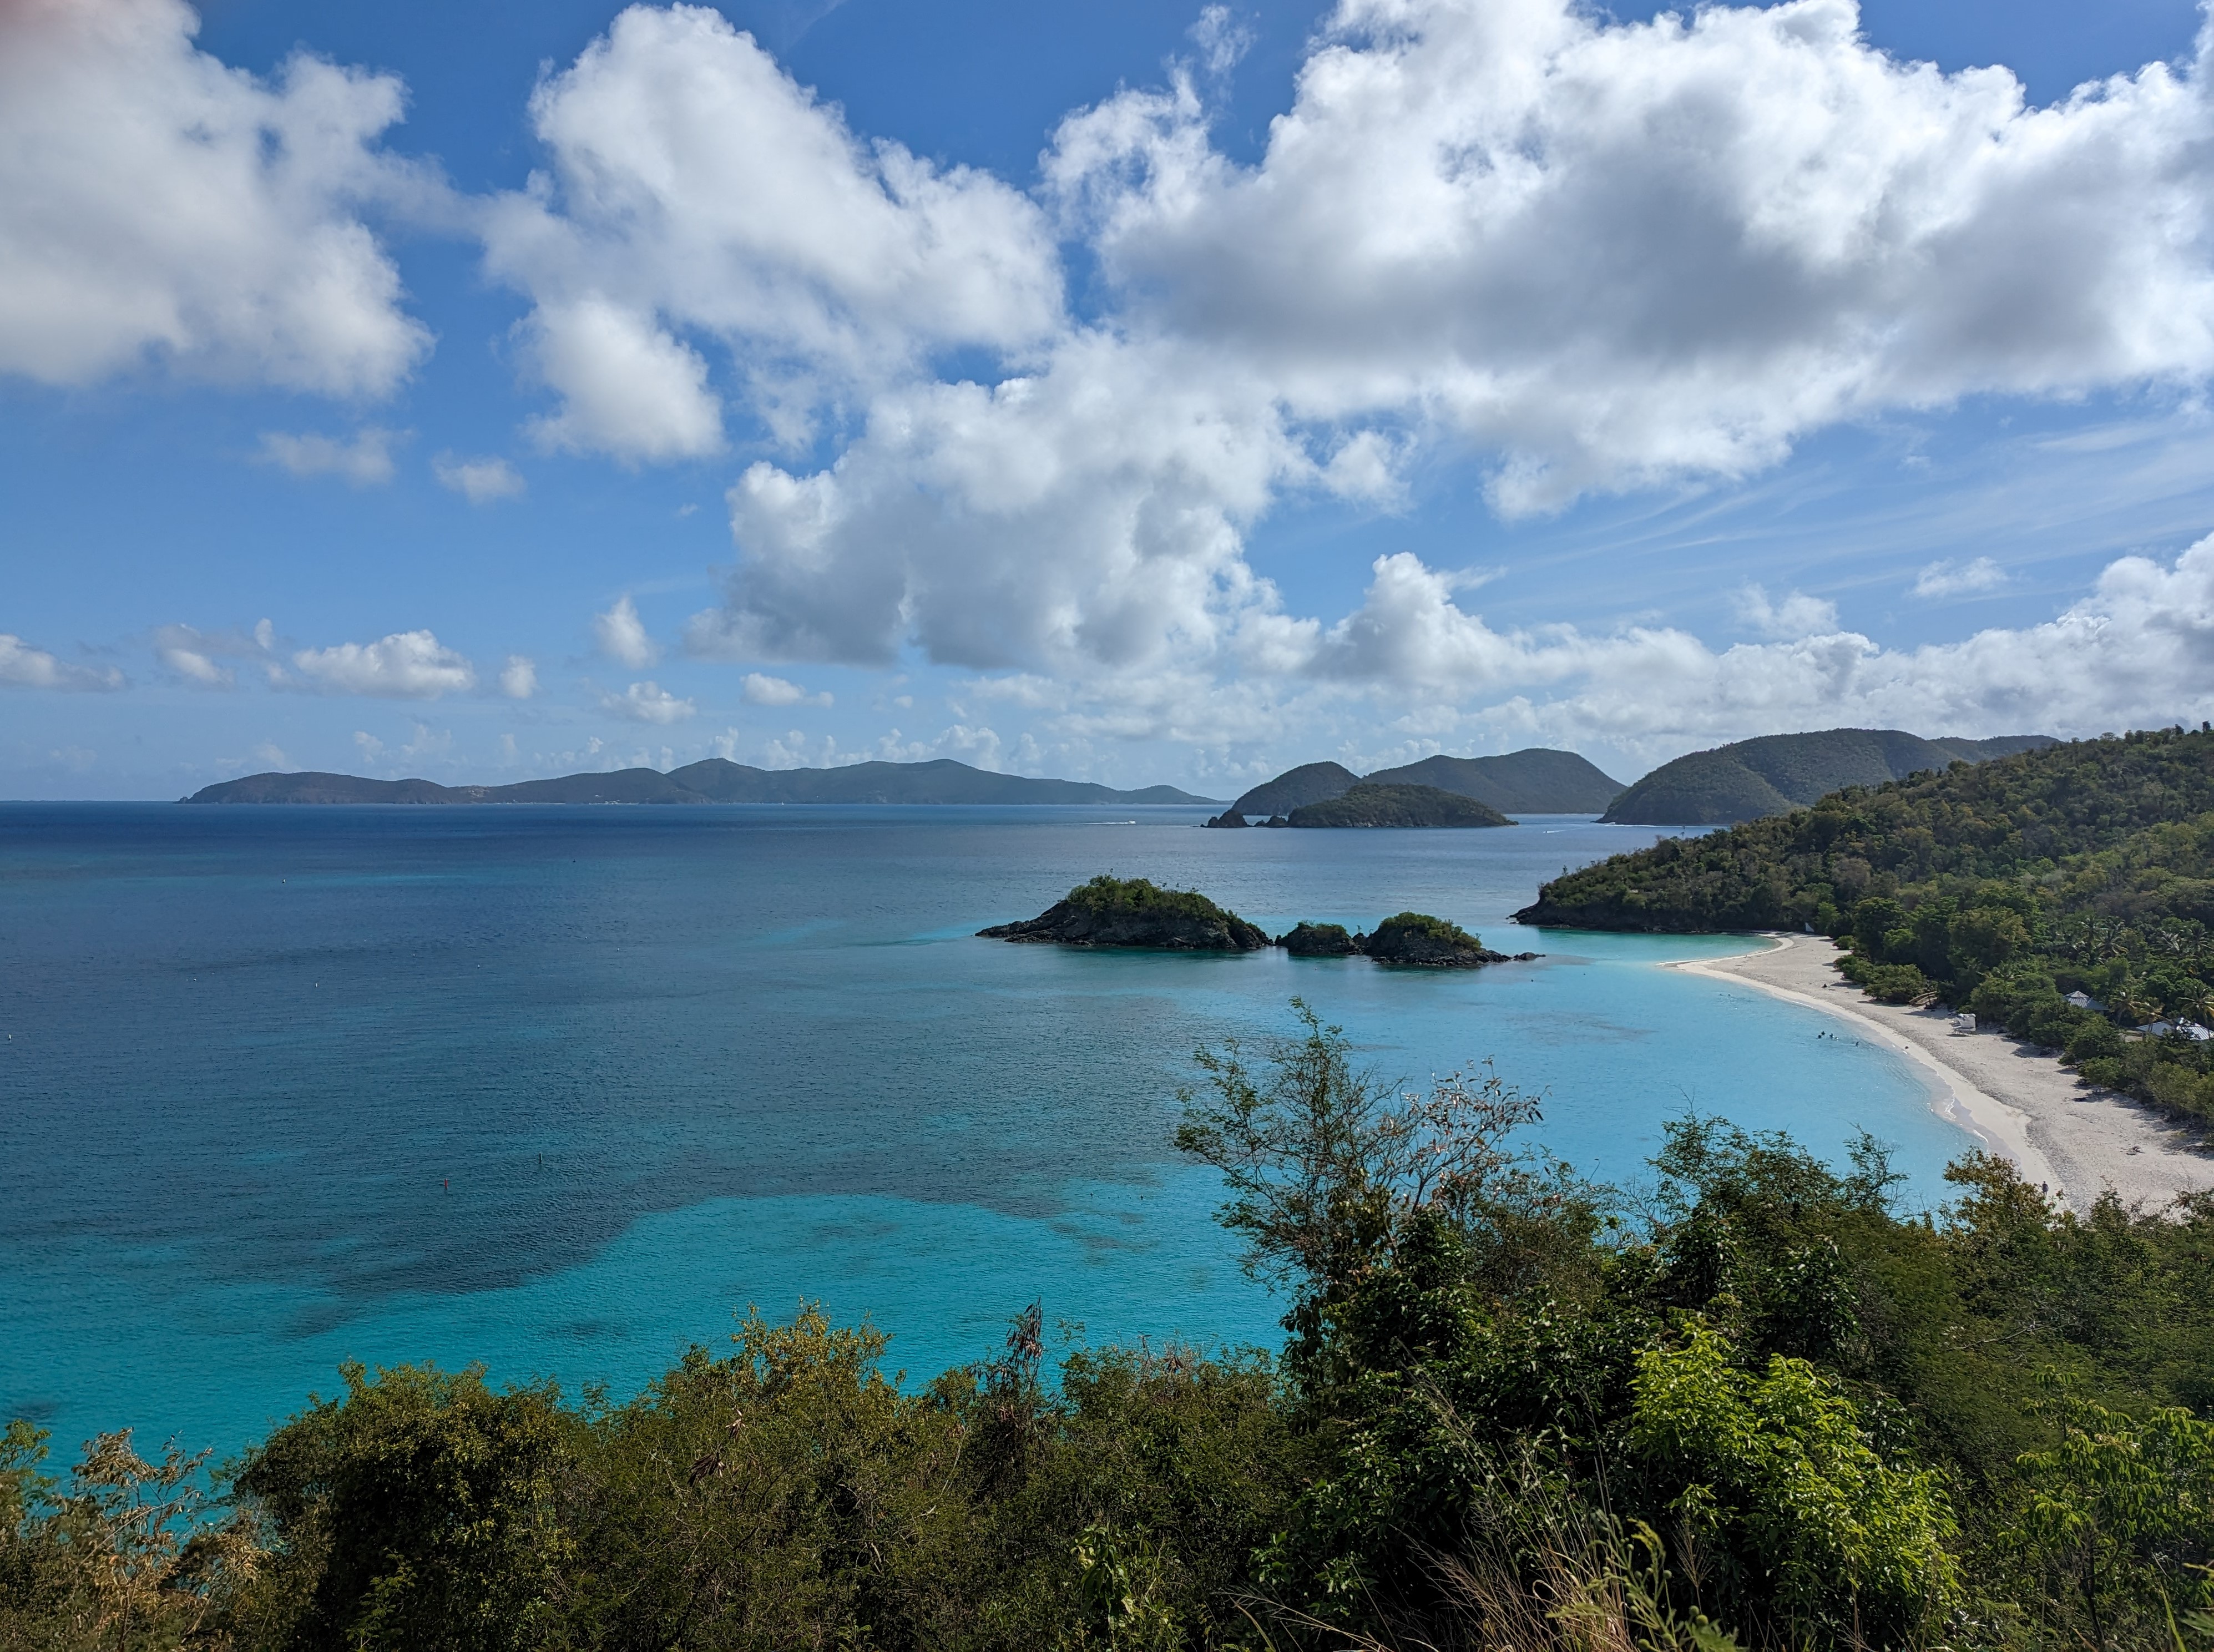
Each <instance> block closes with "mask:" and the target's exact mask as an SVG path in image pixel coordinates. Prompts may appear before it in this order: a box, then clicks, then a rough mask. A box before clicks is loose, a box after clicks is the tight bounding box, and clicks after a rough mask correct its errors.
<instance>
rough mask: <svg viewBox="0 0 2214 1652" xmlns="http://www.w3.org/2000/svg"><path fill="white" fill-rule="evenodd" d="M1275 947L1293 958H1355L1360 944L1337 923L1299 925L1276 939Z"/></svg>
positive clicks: (1358, 953)
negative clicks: (1277, 946) (1278, 947)
mask: <svg viewBox="0 0 2214 1652" xmlns="http://www.w3.org/2000/svg"><path fill="white" fill-rule="evenodd" d="M1276 945H1279V946H1281V947H1282V948H1283V949H1284V950H1285V951H1287V952H1289V953H1290V954H1291V955H1292V956H1293V957H1294V958H1357V957H1359V956H1360V953H1361V942H1360V940H1359V939H1356V938H1355V937H1354V936H1352V935H1349V934H1348V933H1346V931H1345V926H1344V925H1343V924H1338V923H1301V924H1300V925H1299V926H1298V927H1295V928H1294V929H1292V930H1291V931H1289V932H1288V933H1285V934H1281V935H1279V936H1277V937H1276Z"/></svg>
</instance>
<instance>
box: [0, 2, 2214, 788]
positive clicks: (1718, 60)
mask: <svg viewBox="0 0 2214 1652" xmlns="http://www.w3.org/2000/svg"><path fill="white" fill-rule="evenodd" d="M2204 24H2205V18H2204V17H2203V16H2202V15H2201V14H2200V12H2199V9H2197V8H2196V7H2194V6H2192V5H2189V4H2185V3H2176V0H2107V3H2103V4H2101V5H2098V6H2085V5H2082V4H2080V3H2074V0H2070V3H2046V0H2027V3H2026V0H2011V3H2000V0H1912V3H1910V0H1871V3H1869V4H1868V5H1865V6H1862V7H1859V8H1856V7H1855V6H1854V5H1853V4H1851V3H1850V0H1789V3H1784V4H1778V5H1773V6H1768V7H1728V6H1714V7H1709V8H1705V9H1697V10H1691V9H1684V10H1679V11H1669V10H1666V9H1658V8H1654V7H1650V6H1648V7H1645V8H1643V9H1638V8H1635V7H1632V8H1626V9H1613V10H1608V9H1597V8H1593V7H1590V6H1581V5H1575V4H1571V3H1565V0H1344V3H1342V4H1340V5H1337V6H1336V7H1335V8H1330V9H1319V8H1317V7H1315V6H1313V5H1307V4H1294V3H1284V0H1267V3H1263V4H1259V5H1216V4H1208V5H1193V4H1190V3H1176V4H1171V3H1166V0H1132V3H1125V4H1122V5H1118V6H1114V7H1105V6H1076V5H1059V6H1055V5H1039V4H1032V5H1027V6H1023V5H1016V4H1012V3H1007V0H998V3H992V0H973V3H971V0H945V3H931V4H917V3H912V0H908V3H898V0H842V3H840V0H759V3H734V4H731V5H726V6H724V7H721V8H720V9H710V8H707V7H704V6H692V5H676V6H656V5H637V6H633V7H630V8H627V9H615V8H612V7H610V6H609V5H608V4H606V3H584V0H537V3H531V4H523V3H518V0H441V3H437V4H430V3H421V0H380V3H378V4H376V5H370V4H367V3H362V0H312V3H303V0H292V3H288V4H279V3H276V0H205V4H204V5H202V6H201V7H200V8H199V9H193V7H191V6H188V5H187V4H185V3H182V0H0V797H7V798H159V797H174V796H178V795H182V794H184V793H187V792H192V791H193V790H196V789H197V788H199V786H205V785H207V784H209V783H211V782H212V781H215V780H223V779H227V778H230V777H232V776H235V775H238V774H249V773H255V772H260V771H262V770H266V769H272V768H273V769H310V768H311V769H326V770H336V771H340V772H346V773H352V774H374V775H380V776H388V777H399V776H402V775H423V776H426V777H428V778H431V779H433V780H444V781H448V782H464V781H487V782H498V781H502V780H519V779H524V778H529V777H531V776H535V775H543V774H564V773H570V772H573V771H576V770H578V769H585V768H594V769H597V768H617V767H622V766H626V765H628V764H632V763H645V764H651V765H652V766H655V767H657V768H669V767H672V766H674V765H676V764H679V763H682V762H692V761H694V760H696V759H699V758H701V757H706V756H724V757H728V758H731V759H733V760H735V761H737V762H749V763H755V764H758V765H761V766H764V767H789V766H792V765H795V764H801V763H804V764H826V763H843V762H858V761H862V760H864V759H867V758H872V757H877V758H890V759H894V760H900V761H914V760H919V759H923V758H929V757H955V758H958V759H960V760H962V761H963V762H971V763H975V764H976V765H978V766H980V767H984V768H996V769H1004V770H1008V771H1011V772H1020V773H1026V774H1059V775H1066V776H1070V777H1073V778H1083V779H1092V780H1104V781H1106V782H1108V783H1110V784H1116V785H1127V786H1140V785H1148V784H1153V783H1158V782H1168V783H1171V784H1176V785H1179V786H1185V787H1187V788H1189V789H1191V790H1193V791H1195V792H1200V793H1202V794H1205V795H1210V796H1216V797H1228V796H1233V795H1235V794H1236V793H1237V792H1239V791H1241V790H1243V789H1244V788H1245V786H1249V785H1251V783H1253V782H1254V781H1256V780H1260V779H1263V778H1266V777H1267V776H1269V775H1270V774H1275V773H1276V772H1278V771H1279V770H1281V769H1282V768H1287V767H1289V766H1291V765H1292V764H1294V763H1299V762H1312V761H1317V760H1320V759H1324V758H1330V759H1335V760H1336V761H1338V762H1343V763H1346V764H1347V765H1348V766H1349V767H1351V768H1355V770H1367V769H1372V768H1379V767H1385V766H1388V765H1392V764H1397V763H1401V762H1409V761H1412V760H1414V759H1416V758H1418V757H1421V756H1426V755H1428V754H1430V753H1433V752H1437V751H1446V752H1452V753H1455V754H1459V755H1482V754H1485V753H1490V752H1499V751H1508V750H1518V749H1520V748H1522V747H1526V746H1531V745H1546V746H1554V747H1563V748H1567V749H1570V750H1578V751H1581V752H1583V753H1584V754H1585V755H1587V756H1589V757H1591V758H1592V759H1593V761H1594V762H1598V763H1599V766H1600V767H1601V768H1605V769H1607V770H1608V771H1609V772H1610V773H1612V774H1615V775H1617V776H1618V777H1619V778H1623V779H1625V780H1626V779H1630V778H1633V777H1635V776H1636V774H1641V773H1642V772H1644V771H1645V770H1646V769H1648V768H1651V767H1652V766H1653V765H1654V764H1655V763H1658V762H1662V761H1665V760H1666V759H1667V758H1669V757H1672V756H1677V755H1679V754H1680V753H1682V752H1684V751H1687V750H1696V749H1699V748H1702V747H1706V746H1711V745H1715V744H1718V743H1722V742H1724V741H1727V740H1731V739H1736V738H1742V737H1747V736H1751V735H1755V734H1764V733H1774V732H1780V731H1789V730H1795V729H1808V728H1826V727H1834V726H1839V725H1854V726H1872V727H1903V728H1908V729H1911V730H1913V731H1917V732H1919V733H1923V734H1925V735H1933V736H1934V735H1972V736H1981V735H1993V734H2010V733H2027V732H2040V733H2051V734H2056V735H2062V736H2079V735H2089V734H2096V733H2100V732H2103V731H2113V730H2119V729H2124V728H2130V727H2145V726H2154V725H2167V724H2171V723H2174V722H2179V721H2180V722H2190V723H2196V722H2198V721H2199V720H2201V719H2206V718H2210V717H2214V414H2210V410H2209V407H2208V405H2207V401H2206V386H2207V381H2208V377H2209V375H2210V373H2214V235H2211V234H2210V232H2211V231H2214V221H2210V213H2214V162H2210V160H2209V158H2208V157H2209V156H2210V155H2214V145H2211V144H2210V140H2214V46H2206V47H2205V48H2202V45H2201V36H2200V31H2201V28H2202V27H2203V25H2204ZM2202 50H2204V52H2205V55H2202Z"/></svg>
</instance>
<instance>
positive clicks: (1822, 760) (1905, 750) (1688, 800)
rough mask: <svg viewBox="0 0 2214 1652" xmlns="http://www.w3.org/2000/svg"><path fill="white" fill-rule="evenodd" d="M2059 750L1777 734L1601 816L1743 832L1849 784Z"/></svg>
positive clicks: (1702, 759)
mask: <svg viewBox="0 0 2214 1652" xmlns="http://www.w3.org/2000/svg"><path fill="white" fill-rule="evenodd" d="M2057 743H2058V742H2056V741H2055V740H2053V739H2052V737H2050V736H2048V735H2042V734H2009V735H2002V736H2000V737H1998V738H1997V739H1991V740H1960V739H1941V740H1925V739H1923V737H1921V736H1920V735H1918V734H1908V733H1905V732H1904V731H1901V730H1899V729H1825V730H1822V731H1820V732H1817V733H1811V734H1768V735H1763V736H1761V737H1759V738H1758V739H1754V740H1740V741H1738V742H1736V743H1734V744H1732V745H1727V746H1717V747H1716V748H1715V749H1714V750H1710V751H1694V752H1689V753H1687V754H1685V756H1681V757H1679V758H1677V759H1676V760H1675V761H1674V762H1667V763H1663V764H1661V767H1660V768H1656V769H1654V771H1653V772H1652V773H1651V774H1648V775H1647V776H1646V777H1645V778H1644V779H1643V780H1639V781H1638V782H1637V783H1636V785H1634V786H1630V787H1629V788H1628V789H1627V790H1626V791H1624V792H1623V793H1622V795H1621V796H1620V797H1618V798H1614V799H1613V800H1612V802H1611V803H1610V804H1609V805H1607V808H1606V812H1605V814H1604V815H1603V816H1601V817H1600V818H1601V819H1603V820H1605V821H1606V822H1607V823H1610V824H1613V825H1627V826H1734V825H1736V824H1737V823H1739V822H1740V821H1747V820H1763V819H1765V818H1767V817H1769V816H1771V815H1783V814H1789V813H1790V812H1791V811H1793V810H1795V809H1805V808H1808V807H1810V806H1812V805H1813V803H1814V802H1815V801H1816V800H1817V799H1818V798H1824V797H1827V796H1828V795H1829V794H1830V793H1831V792H1835V791H1838V790H1840V789H1841V788H1843V787H1844V786H1881V785H1883V784H1884V783H1885V782H1887V781H1889V780H1905V778H1906V777H1907V776H1908V775H1910V774H1921V773H1923V772H1925V771H1934V772H1942V771H1943V770H1945V769H1947V768H1951V767H1952V766H1953V764H1954V763H1956V762H1970V763H1980V762H1990V761H1991V759H1992V758H1994V757H2012V756H2016V755H2017V754H2019V753H2021V752H2024V751H2034V750H2039V749H2040V748H2042V747H2045V746H2050V745H2054V744H2057Z"/></svg>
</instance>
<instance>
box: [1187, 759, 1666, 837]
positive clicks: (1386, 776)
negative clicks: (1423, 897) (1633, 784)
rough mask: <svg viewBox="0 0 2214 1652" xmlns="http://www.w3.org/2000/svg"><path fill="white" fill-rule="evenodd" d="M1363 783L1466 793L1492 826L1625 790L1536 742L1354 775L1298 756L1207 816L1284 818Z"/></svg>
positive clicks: (1607, 799) (1564, 810)
mask: <svg viewBox="0 0 2214 1652" xmlns="http://www.w3.org/2000/svg"><path fill="white" fill-rule="evenodd" d="M1364 785H1365V786H1421V787H1424V788H1427V789H1430V790H1434V791H1439V792H1450V793H1452V794H1453V796H1455V797H1462V798H1474V799H1475V800H1476V801H1477V802H1478V803H1480V804H1483V805H1484V806H1485V807H1486V808H1488V809H1490V810H1493V811H1496V812H1498V813H1499V814H1500V815H1501V817H1502V818H1501V819H1499V820H1496V821H1491V822H1487V823H1486V824H1490V825H1508V824H1510V822H1508V821H1507V820H1506V819H1505V818H1504V817H1505V816H1507V815H1509V814H1532V815H1595V814H1597V813H1599V811H1601V810H1602V809H1605V807H1606V806H1607V805H1608V804H1610V803H1612V802H1613V801H1614V799H1615V798H1616V797H1617V796H1618V794H1619V793H1620V792H1621V791H1622V789H1623V786H1622V782H1621V781H1620V780H1613V779H1611V778H1609V777H1608V776H1607V775H1606V774H1602V773H1601V772H1600V771H1599V769H1598V768H1595V767H1594V766H1593V764H1592V763H1590V762H1588V761H1587V760H1586V759H1584V758H1582V757H1580V756H1577V755H1576V754H1575V752H1573V751H1550V750H1545V749H1544V748H1543V747H1534V746H1533V747H1532V748H1531V749H1530V750H1526V751H1510V752H1508V753H1507V754H1506V755H1505V756H1498V757H1446V756H1437V757H1425V758H1423V759H1422V762H1417V763H1407V764H1404V765H1403V766H1401V767H1400V768H1379V769H1378V770H1377V771H1376V772H1375V773H1374V774H1368V775H1361V774H1355V773H1354V772H1353V771H1352V770H1351V769H1349V768H1346V767H1345V766H1344V765H1343V764H1342V763H1331V762H1322V763H1302V764H1300V766H1299V767H1298V768H1288V769H1286V770H1285V771H1284V772H1283V773H1282V774H1279V775H1277V776H1276V778H1275V779H1274V780H1269V781H1265V782H1264V783H1263V784H1262V785H1259V786H1255V787H1253V788H1252V789H1251V791H1249V792H1246V793H1245V795H1244V796H1243V797H1241V798H1238V800H1237V801H1236V802H1235V803H1233V804H1232V805H1230V807H1229V808H1228V809H1227V810H1226V811H1224V812H1223V814H1222V815H1221V816H1220V817H1218V820H1217V822H1216V823H1220V824H1221V825H1225V826H1227V825H1230V824H1231V823H1232V821H1231V818H1230V817H1232V816H1233V815H1235V816H1237V817H1238V823H1240V824H1245V825H1275V824H1277V823H1282V824H1286V825H1289V824H1292V823H1293V822H1292V819H1291V817H1292V815H1293V814H1294V812H1295V811H1299V810H1300V809H1304V808H1306V807H1308V806H1309V805H1313V804H1318V803H1327V802H1329V801H1330V800H1331V799H1332V798H1341V797H1343V796H1344V795H1345V794H1346V793H1347V792H1350V791H1351V790H1353V788H1354V787H1355V786H1364ZM1316 824H1324V822H1316ZM1333 824H1334V823H1333ZM1436 824H1440V825H1443V824H1449V823H1448V822H1443V821H1440V822H1436ZM1451 824H1471V825H1472V824H1475V822H1472V821H1471V822H1454V823H1451Z"/></svg>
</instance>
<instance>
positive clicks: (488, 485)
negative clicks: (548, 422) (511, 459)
mask: <svg viewBox="0 0 2214 1652" xmlns="http://www.w3.org/2000/svg"><path fill="white" fill-rule="evenodd" d="M431 474H432V475H434V476H436V477H437V479H438V485H439V486H442V487H448V488H451V489H452V490H453V491H454V492H455V493H459V494H460V495H461V496H462V498H463V499H467V500H468V502H469V503H470V504H471V505H490V504H491V503H492V501H493V500H495V499H517V498H519V497H521V495H522V493H523V478H522V477H521V476H519V475H517V474H516V470H515V467H514V466H513V465H511V464H510V463H508V462H507V461H506V460H505V459H461V458H456V456H454V455H452V454H450V453H442V454H440V455H439V456H437V458H435V459H433V460H431Z"/></svg>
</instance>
